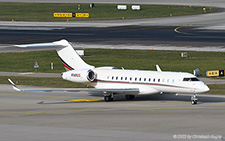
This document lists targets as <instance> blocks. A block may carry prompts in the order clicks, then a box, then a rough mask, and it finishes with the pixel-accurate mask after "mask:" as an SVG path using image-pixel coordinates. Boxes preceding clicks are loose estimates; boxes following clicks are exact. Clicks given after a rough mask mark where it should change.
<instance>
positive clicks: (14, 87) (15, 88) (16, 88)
mask: <svg viewBox="0 0 225 141" xmlns="http://www.w3.org/2000/svg"><path fill="white" fill-rule="evenodd" d="M8 81H9V82H10V83H11V85H12V87H13V89H14V90H16V91H21V89H19V88H18V87H17V86H16V84H14V83H13V82H12V80H11V79H9V78H8Z"/></svg>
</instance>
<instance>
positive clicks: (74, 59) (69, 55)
mask: <svg viewBox="0 0 225 141" xmlns="http://www.w3.org/2000/svg"><path fill="white" fill-rule="evenodd" d="M16 46H17V47H23V48H26V47H50V48H52V47H55V48H56V51H57V53H58V56H59V58H60V59H61V61H62V63H63V66H64V67H65V69H66V70H83V69H93V68H95V67H94V66H91V65H88V64H87V63H86V62H84V60H83V59H82V58H81V57H80V56H79V55H78V53H77V52H76V50H75V49H74V48H73V47H72V45H71V44H70V43H69V42H68V41H67V40H65V39H63V40H60V41H56V42H52V43H39V44H24V45H16Z"/></svg>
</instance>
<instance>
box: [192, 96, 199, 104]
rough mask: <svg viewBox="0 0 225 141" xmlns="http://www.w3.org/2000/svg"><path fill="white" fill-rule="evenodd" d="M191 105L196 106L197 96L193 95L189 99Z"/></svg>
mask: <svg viewBox="0 0 225 141" xmlns="http://www.w3.org/2000/svg"><path fill="white" fill-rule="evenodd" d="M191 104H192V105H195V104H198V97H197V94H194V95H193V96H192V97H191Z"/></svg>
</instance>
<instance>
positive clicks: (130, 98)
mask: <svg viewBox="0 0 225 141" xmlns="http://www.w3.org/2000/svg"><path fill="white" fill-rule="evenodd" d="M125 97H126V99H127V100H133V99H134V98H135V95H126V96H125Z"/></svg>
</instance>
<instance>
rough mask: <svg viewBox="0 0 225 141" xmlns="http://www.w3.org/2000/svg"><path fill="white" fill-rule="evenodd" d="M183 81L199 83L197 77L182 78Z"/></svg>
mask: <svg viewBox="0 0 225 141" xmlns="http://www.w3.org/2000/svg"><path fill="white" fill-rule="evenodd" d="M183 81H200V80H199V79H198V78H197V77H192V78H184V79H183Z"/></svg>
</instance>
